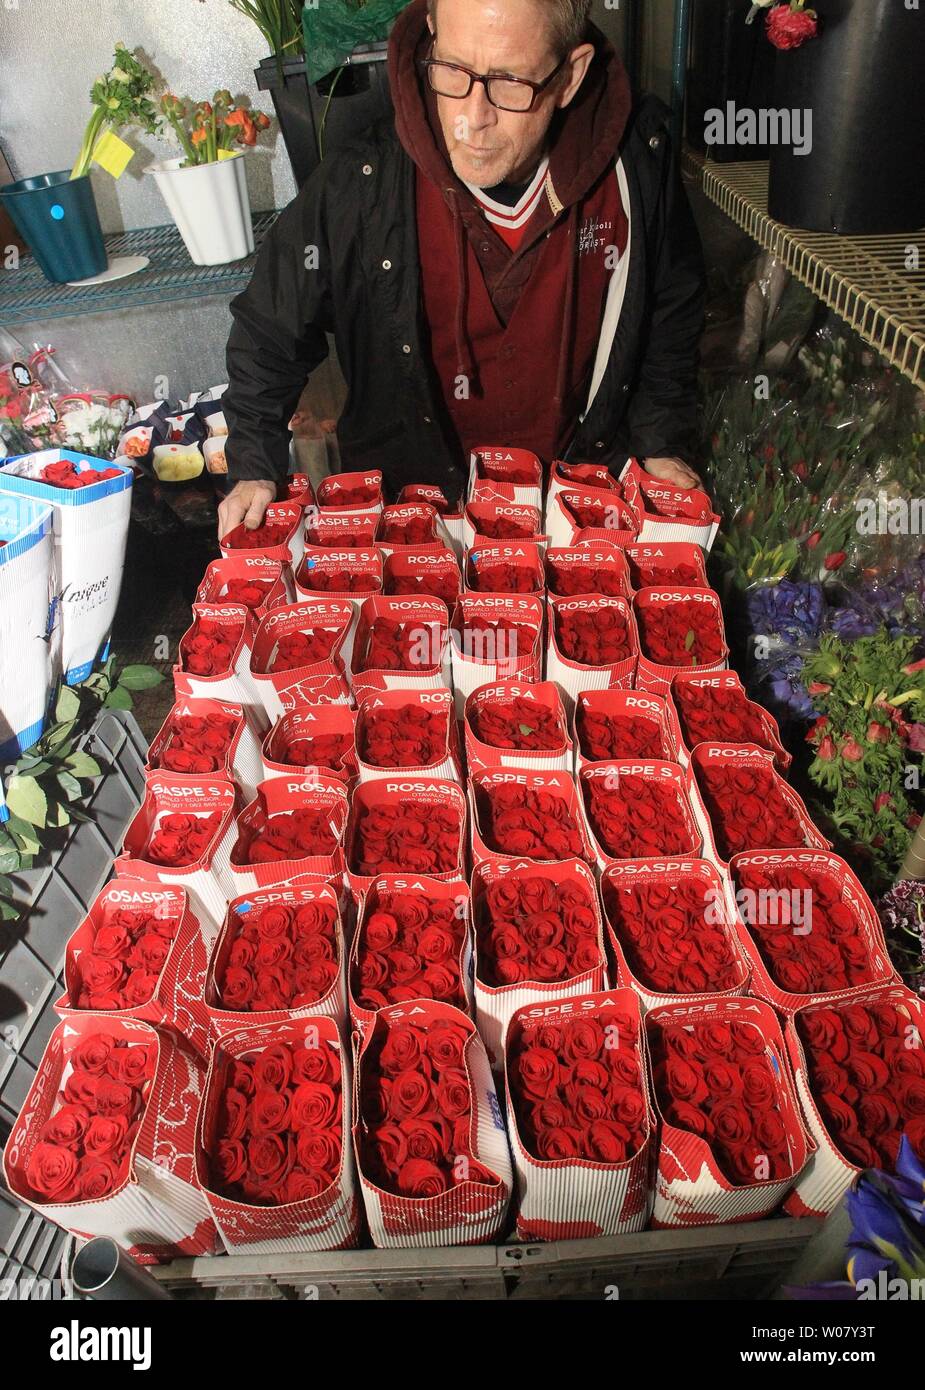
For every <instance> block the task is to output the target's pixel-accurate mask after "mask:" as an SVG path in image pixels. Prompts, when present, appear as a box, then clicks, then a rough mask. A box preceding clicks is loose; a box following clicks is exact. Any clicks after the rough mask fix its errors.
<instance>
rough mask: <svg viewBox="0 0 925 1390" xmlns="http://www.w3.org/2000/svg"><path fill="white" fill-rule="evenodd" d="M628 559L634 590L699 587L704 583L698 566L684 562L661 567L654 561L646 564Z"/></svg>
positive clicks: (643, 561)
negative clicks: (676, 586) (686, 586)
mask: <svg viewBox="0 0 925 1390" xmlns="http://www.w3.org/2000/svg"><path fill="white" fill-rule="evenodd" d="M627 558H628V559H629V563H630V574H631V575H632V579H633V588H634V589H652V588H657V587H661V586H664V587H665V588H669V587H674V586H675V585H678V586H683V585H698V584H701V583H702V582H703V576H702V575H701V574H699V573H698V571H697V566H696V565H688V564H686V563H684V562H683V561H682V563H681V564H679V565H659V564H658V563H656V562H655V561H654V560H652V561H649V563H646V561H645V560H642V559H639V560H634V559H633V558H632V556H628V557H627Z"/></svg>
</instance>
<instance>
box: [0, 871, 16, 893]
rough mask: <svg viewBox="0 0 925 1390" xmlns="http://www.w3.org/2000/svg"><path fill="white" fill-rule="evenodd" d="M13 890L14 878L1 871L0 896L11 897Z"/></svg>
mask: <svg viewBox="0 0 925 1390" xmlns="http://www.w3.org/2000/svg"><path fill="white" fill-rule="evenodd" d="M13 892H14V889H13V880H12V879H11V878H7V876H6V874H2V873H0V898H11V897H12V896H13Z"/></svg>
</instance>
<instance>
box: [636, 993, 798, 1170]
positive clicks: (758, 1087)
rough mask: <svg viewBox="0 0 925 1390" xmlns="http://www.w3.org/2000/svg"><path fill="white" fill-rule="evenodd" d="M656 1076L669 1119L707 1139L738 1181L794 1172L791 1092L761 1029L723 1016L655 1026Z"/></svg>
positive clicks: (722, 1165)
mask: <svg viewBox="0 0 925 1390" xmlns="http://www.w3.org/2000/svg"><path fill="white" fill-rule="evenodd" d="M653 1052H654V1057H653V1061H654V1063H655V1065H654V1068H653V1078H654V1081H655V1090H656V1094H657V1096H658V1101H659V1105H660V1107H661V1110H662V1114H663V1115H664V1117H665V1119H666V1120H667V1122H668V1123H669V1124H672V1125H676V1126H677V1127H678V1129H685V1130H688V1131H690V1133H692V1134H696V1135H699V1136H700V1138H701V1139H704V1140H705V1141H706V1143H707V1144H708V1145H709V1146H710V1148H711V1149H712V1151H713V1156H714V1158H715V1159H716V1162H717V1164H718V1165H719V1167H720V1169H721V1171H722V1172H723V1173H724V1174H725V1176H726V1177H727V1178H728V1179H729V1181H730V1182H731V1183H735V1184H738V1185H742V1186H751V1185H752V1184H753V1183H756V1182H762V1181H766V1180H770V1181H773V1180H774V1179H780V1178H785V1177H789V1176H790V1174H791V1173H792V1172H793V1162H792V1159H791V1157H790V1150H789V1146H788V1142H787V1129H786V1125H785V1123H784V1119H783V1117H782V1115H781V1101H782V1099H783V1091H782V1088H781V1083H780V1081H779V1080H778V1073H777V1071H776V1070H775V1067H774V1065H772V1063H771V1060H770V1058H769V1056H768V1051H767V1047H766V1045H765V1041H764V1038H763V1037H762V1036H761V1032H760V1030H759V1029H758V1028H757V1027H756V1026H755V1025H754V1024H753V1023H737V1022H732V1023H724V1022H722V1021H721V1020H718V1019H717V1020H712V1021H704V1022H700V1023H694V1024H683V1025H682V1024H670V1025H668V1024H666V1025H664V1026H658V1027H656V1028H654V1029H653Z"/></svg>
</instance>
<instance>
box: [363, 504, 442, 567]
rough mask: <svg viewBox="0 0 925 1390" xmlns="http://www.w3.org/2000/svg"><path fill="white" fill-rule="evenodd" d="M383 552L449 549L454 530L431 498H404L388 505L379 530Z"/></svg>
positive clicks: (378, 543) (380, 519) (380, 548)
mask: <svg viewBox="0 0 925 1390" xmlns="http://www.w3.org/2000/svg"><path fill="white" fill-rule="evenodd" d="M376 545H377V546H378V548H379V550H380V551H381V553H382V555H383V556H386V555H393V554H399V555H400V554H402V553H407V552H409V551H420V550H423V551H437V550H447V549H450V548H451V546H452V541H451V539H450V533H449V531H448V530H447V529H446V527H445V526H444V524H443V520H442V518H441V516H440V514H439V513H438V511H437V509H436V508H435V507H432V506H431V505H430V503H428V502H400V503H397V504H395V505H393V506H391V507H384V508H383V510H382V515H381V517H380V518H379V529H378V531H377V532H376Z"/></svg>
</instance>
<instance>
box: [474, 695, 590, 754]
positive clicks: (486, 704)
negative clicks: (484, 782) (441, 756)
mask: <svg viewBox="0 0 925 1390" xmlns="http://www.w3.org/2000/svg"><path fill="white" fill-rule="evenodd" d="M493 711H494V712H495V713H501V714H503V715H504V717H505V718H513V719H514V720H515V721H516V724H515V733H516V734H517V735H518V737H517V738H516V739H515V740H514V741H513V742H499V743H493V742H488V741H487V740H486V739H485V738H484V737H483V734H484V732H485V728H484V725H485V724H486V722H487V721H489V720H490V719H491V715H492V712H493ZM540 723H542V724H543V726H544V728H545V729H548V730H549V736H548V738H545V739H544V740H543V742H545V743H548V744H549V747H529V746H524V747H521V746H520V745H521V744H522V743H525V744H526V743H527V742H528V740H529V738H530V737H531V736H532V735H533V734H535V732H536V727H538V725H539V724H540ZM465 736H466V765H467V767H468V769H469V771H470V773H472V772H481V771H483V770H484V769H486V768H496V767H517V768H521V769H526V768H534V769H540V770H546V771H552V772H570V771H571V767H572V745H571V740H570V739H569V733H568V724H567V722H566V717H565V710H564V709H563V708H562V700H561V697H560V695H559V690H558V687H557V686H555V685H554V684H553V683H552V681H535V682H533V683H523V684H521V683H520V682H517V681H502V682H499V683H498V684H496V685H480V686H479V687H478V689H477V690H473V692H472V694H471V695H470V696H469V698H468V699H467V701H466V709H465ZM520 736H522V737H520Z"/></svg>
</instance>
